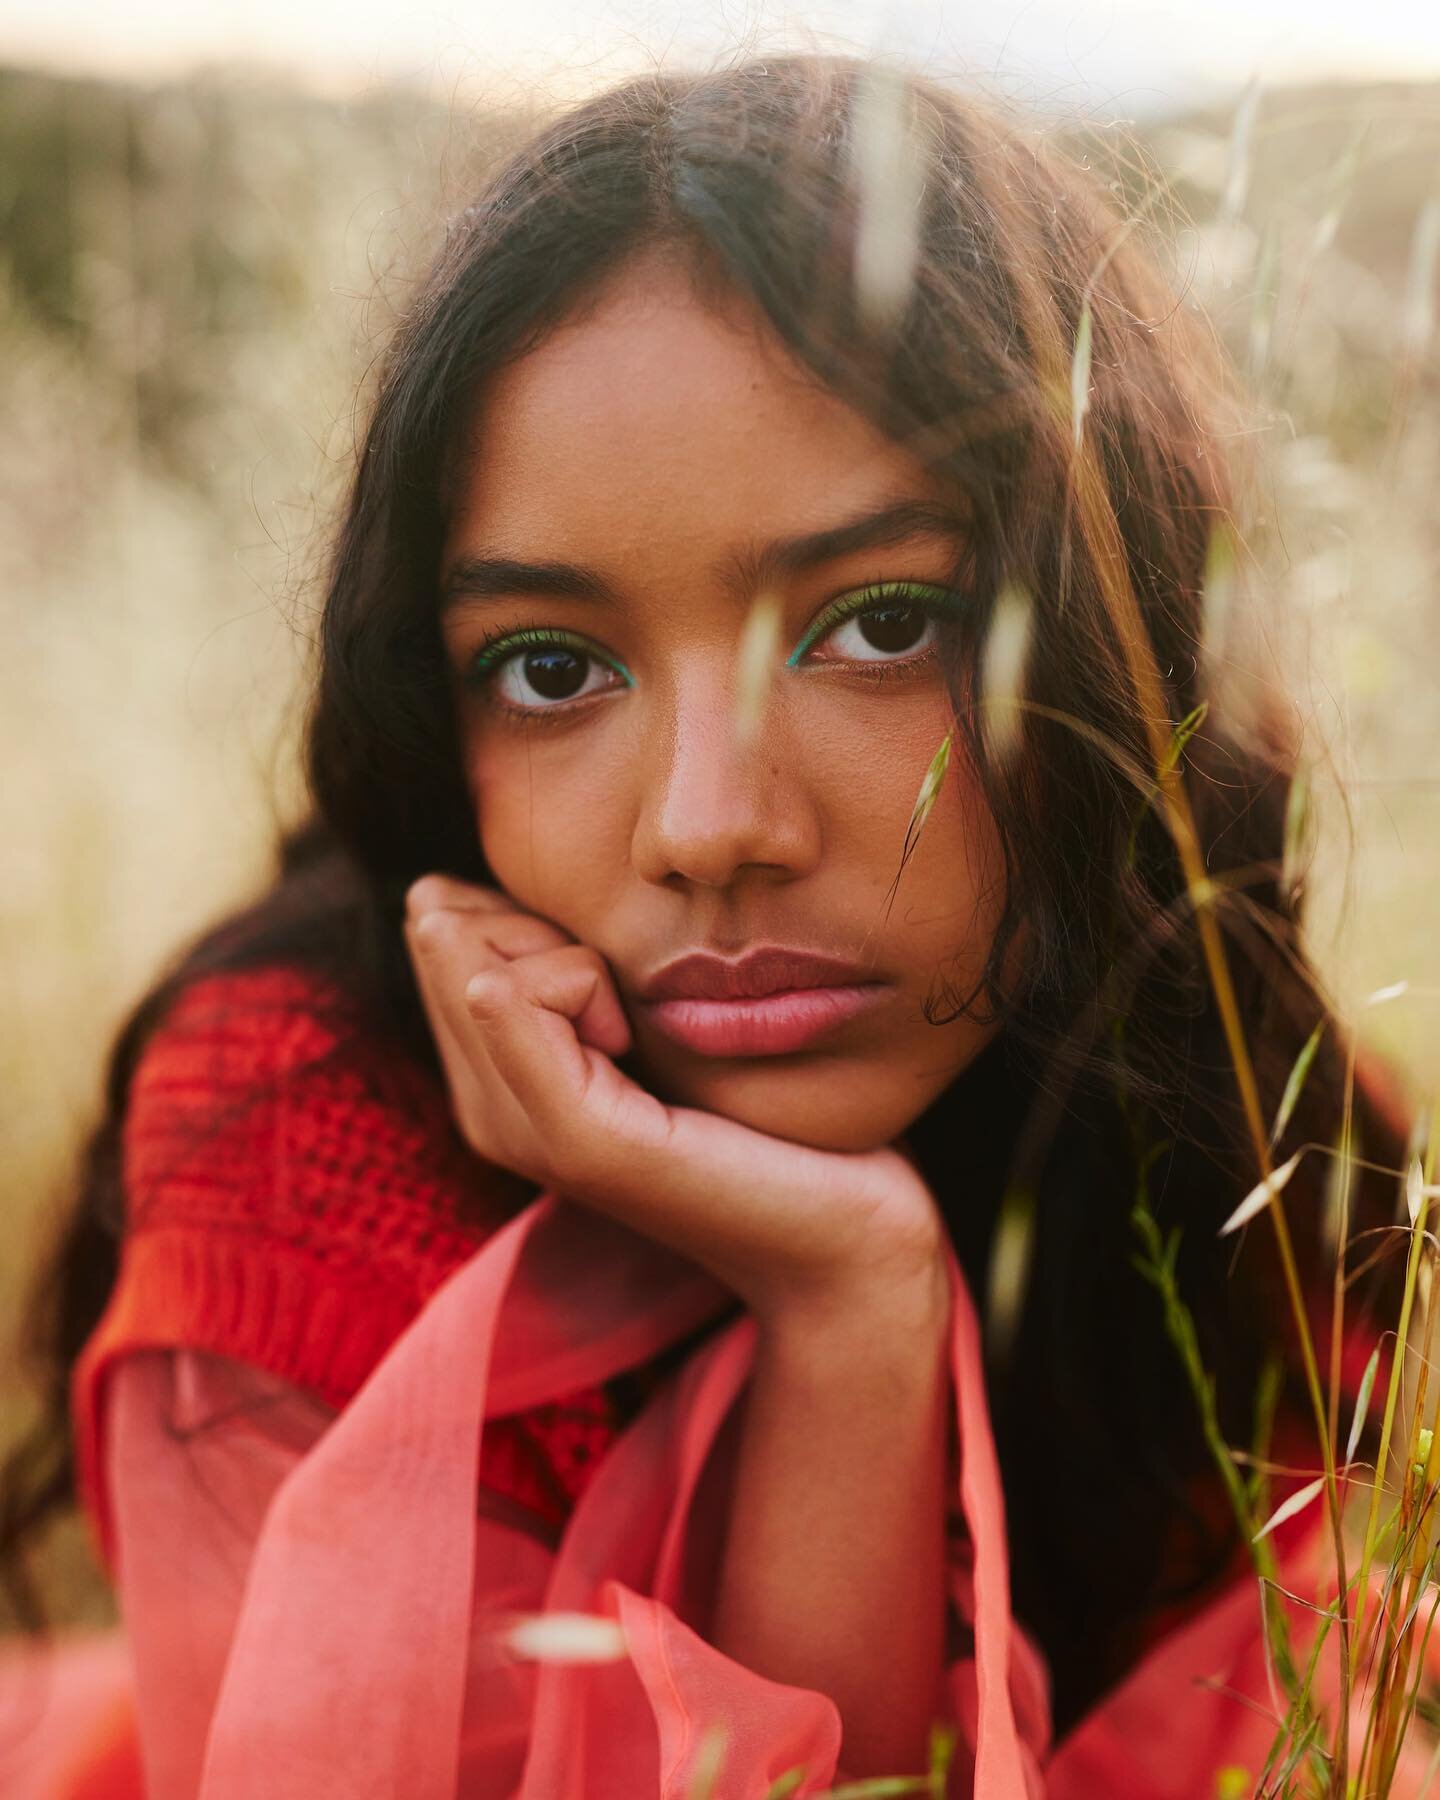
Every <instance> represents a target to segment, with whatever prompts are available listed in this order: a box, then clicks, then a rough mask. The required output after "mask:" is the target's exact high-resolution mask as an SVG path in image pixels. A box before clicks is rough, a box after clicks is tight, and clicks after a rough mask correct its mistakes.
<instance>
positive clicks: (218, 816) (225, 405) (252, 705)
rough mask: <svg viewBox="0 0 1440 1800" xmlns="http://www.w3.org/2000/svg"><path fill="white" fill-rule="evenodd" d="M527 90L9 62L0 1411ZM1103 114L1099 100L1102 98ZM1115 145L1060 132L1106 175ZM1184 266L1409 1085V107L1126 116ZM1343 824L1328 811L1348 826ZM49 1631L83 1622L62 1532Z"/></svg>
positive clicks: (1425, 572) (1351, 932) (1428, 845)
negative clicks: (71, 1199)
mask: <svg viewBox="0 0 1440 1800" xmlns="http://www.w3.org/2000/svg"><path fill="white" fill-rule="evenodd" d="M530 123H531V119H530V118H529V117H527V116H526V115H525V114H524V113H523V112H521V111H520V110H519V109H515V108H512V109H510V110H507V111H506V112H503V113H501V112H498V111H492V110H486V109H483V108H476V109H467V110H461V109H459V108H457V107H453V106H452V107H448V108H445V107H438V106H435V105H433V104H431V103H429V102H427V101H426V100H424V99H422V98H420V97H419V96H416V95H410V94H407V93H405V92H404V91H403V90H398V89H391V90H386V91H383V92H380V91H377V92H376V93H374V94H372V95H370V96H369V97H367V98H365V99H363V100H357V101H355V102H352V103H349V104H341V103H339V102H335V101H329V100H321V99H318V98H315V97H311V96H307V95H304V94H302V93H299V92H292V91H286V90H285V89H283V88H281V87H279V86H277V85H275V84H274V83H273V81H262V80H261V79H260V78H258V77H254V76H245V75H241V74H238V73H236V74H229V75H212V76H207V77H205V78H203V79H201V78H197V79H195V80H193V81H191V82H189V83H186V84H184V85H176V86H169V87H164V88H159V89H144V90H142V89H139V88H133V89H127V88H123V87H120V86H116V85H109V84H101V83H96V82H90V81H82V80H78V79H77V80H71V79H61V78H56V77H50V76H40V75H36V74H31V73H26V72H22V71H16V70H9V71H6V70H3V69H0V409H3V419H4V426H5V428H4V430H3V432H0V608H3V617H4V628H5V629H4V647H3V652H0V753H3V758H4V779H3V780H0V830H3V836H4V842H5V845H6V854H5V856H4V859H3V874H4V879H3V881H0V1013H3V1021H4V1029H3V1033H0V1221H3V1227H4V1239H3V1241H4V1246H5V1248H4V1252H3V1255H0V1320H3V1321H4V1322H5V1326H6V1332H5V1335H6V1342H5V1344H4V1345H3V1347H0V1358H3V1360H0V1434H3V1435H4V1436H5V1437H6V1438H7V1439H8V1437H9V1435H10V1433H11V1432H12V1431H13V1430H14V1429H15V1427H16V1426H17V1425H18V1424H19V1422H20V1420H21V1418H22V1417H23V1415H24V1405H25V1403H24V1400H23V1397H22V1382H21V1379H20V1371H19V1370H18V1368H17V1367H16V1365H15V1362H14V1358H13V1356H12V1355H11V1349H12V1346H11V1343H10V1342H9V1339H10V1337H11V1332H10V1330H9V1326H10V1324H11V1322H12V1321H13V1320H14V1318H15V1312H16V1308H17V1305H18V1302H19V1298H20V1296H21V1293H22V1291H23V1289H24V1286H25V1283H26V1280H27V1278H28V1274H29V1271H30V1269H31V1267H32V1265H33V1261H34V1258H35V1256H36V1254H37V1251H38V1249H39V1246H40V1245H41V1244H42V1242H43V1241H44V1240H45V1238H46V1237H47V1236H48V1234H49V1233H50V1231H51V1230H52V1229H53V1228H54V1224H55V1221H56V1219H57V1218H58V1217H59V1215H60V1213H61V1211H62V1209H63V1207H64V1206H65V1204H66V1198H67V1188H66V1183H67V1178H68V1173H69V1159H70V1158H71V1157H72V1156H73V1155H74V1152H75V1148H76V1146H77V1144H78V1142H79V1139H80V1137H81V1134H82V1133H83V1131H84V1130H85V1128H86V1126H87V1125H88V1123H89V1121H90V1120H91V1118H92V1117H93V1115H94V1112H95V1108H96V1101H97V1083H98V1078H99V1072H100V1069H101V1065H102V1059H103V1056H104V1054H105V1052H106V1049H107V1046H108V1043H109V1039H110V1037H111V1034H112V1032H113V1030H114V1028H115V1025H116V1023H117V1021H118V1019H119V1018H120V1016H121V1015H122V1013H123V1012H124V1011H125V1010H126V1009H128V1007H129V1006H130V1005H131V1004H132V1003H133V1001H134V1000H135V999H136V998H137V997H138V996H139V994H140V993H141V992H142V991H143V989H144V988H145V986H146V985H147V983H148V982H149V980H150V979H151V977H152V975H153V973H154V972H155V970H156V968H157V965H158V963H159V962H160V960H161V959H162V958H163V957H164V956H166V955H167V953H168V952H169V951H170V950H171V949H172V948H174V947H175V946H176V945H177V944H179V943H180V942H181V941H182V940H183V939H185V938H186V937H187V936H188V935H190V934H191V933H192V932H193V931H194V930H196V929H197V928H198V927H200V926H201V925H202V924H204V923H205V922H207V921H209V920H210V919H212V918H213V917H215V916H216V915H217V914H218V913H219V912H220V911H222V910H223V909H224V908H226V907H227V906H229V905H230V904H231V903H233V902H234V901H235V900H237V899H239V898H240V897H242V896H243V895H245V894H246V893H247V892H249V891H250V890H251V889H252V888H253V887H254V886H255V885H256V884H257V883H258V882H260V881H261V880H263V879H264V876H265V872H266V868H267V854H268V849H269V845H270V843H271V840H272V837H273V833H274V831H275V828H276V825H277V823H278V822H280V821H282V820H285V819H287V818H289V817H291V816H292V815H293V814H294V812H295V810H296V809H297V807H298V806H299V804H300V794H299V791H298V783H297V780H296V772H295V760H294V743H295V734H296V726H297V722H298V712H299V702H300V697H301V695H302V693H303V685H304V676H305V671H306V669H307V666H308V658H309V647H310V640H311V636H312V631H313V626H314V617H315V615H314V607H315V604H316V593H315V588H314V583H313V577H314V574H315V572H316V569H317V567H318V565H319V562H320V559H321V556H322V554H323V546H324V533H325V527H326V524H327V522H328V520H329V518H330V517H331V514H332V509H333V505H334V501H335V496H336V493H337V491H338V486H339V484H340V482H342V481H343V478H344V475H345V472H346V468H347V463H348V457H349V454H350V452H351V449H352V447H353V442H354V432H355V419H356V405H357V401H356V391H357V381H359V380H361V378H363V376H364V372H365V370H366V368H367V367H368V366H369V364H370V363H371V361H372V360H373V357H374V355H375V354H376V352H377V351H378V349H379V348H380V346H381V345H382V344H383V342H384V339H385V335H386V332H387V329H388V326H389V324H390V322H391V320H392V318H393V316H394V312H395V309H396V307H397V306H398V305H400V304H403V302H404V299H405V295H406V292H407V279H408V277H409V275H410V274H411V273H412V272H413V271H414V270H415V268H416V267H418V265H419V264H420V262H421V261H422V260H423V256H424V253H425V250H426V248H427V246H429V245H430V244H431V243H432V242H433V241H434V239H435V236H436V234H437V232H438V230H439V229H440V226H441V223H442V221H443V219H444V218H445V216H446V215H447V213H448V212H450V211H451V210H453V209H454V208H455V207H457V206H458V205H460V204H463V200H464V196H465V193H466V191H467V184H468V183H469V182H470V181H471V180H472V179H473V176H474V173H475V171H476V170H477V169H478V168H479V167H481V166H482V165H483V164H484V162H485V161H486V160H487V159H488V158H489V157H491V156H493V155H494V154H495V153H496V151H497V149H498V148H499V147H500V146H501V145H503V144H504V143H506V142H508V141H510V140H511V139H512V138H513V137H514V136H516V135H517V134H519V133H521V132H523V131H524V130H525V129H527V128H528V126H529V124H530ZM1094 123H1096V122H1095V121H1092V124H1094ZM1129 135H1130V134H1129V133H1128V131H1127V130H1125V129H1120V130H1115V131H1107V130H1102V131H1100V132H1099V133H1098V134H1097V136H1096V138H1095V142H1094V145H1093V150H1092V152H1091V153H1093V155H1094V156H1095V157H1096V159H1097V160H1098V161H1100V162H1101V163H1103V162H1104V161H1106V160H1107V159H1110V160H1112V161H1113V162H1114V165H1115V166H1114V169H1113V171H1112V173H1113V178H1114V179H1116V180H1119V181H1121V182H1122V183H1123V184H1124V185H1126V186H1128V187H1130V188H1131V190H1132V192H1133V191H1135V190H1136V188H1137V182H1136V177H1135V174H1134V171H1133V166H1130V165H1132V164H1133V158H1132V157H1131V156H1130V154H1129V152H1128V151H1127V149H1126V145H1127V143H1128V141H1129ZM1145 150H1146V153H1147V154H1148V155H1150V156H1152V157H1153V158H1154V159H1155V161H1156V163H1157V164H1158V166H1159V167H1160V168H1161V169H1163V170H1164V171H1165V173H1166V175H1167V176H1168V177H1169V178H1170V180H1171V181H1172V182H1173V184H1174V188H1173V194H1174V198H1173V200H1167V201H1166V202H1165V203H1164V204H1163V205H1161V206H1159V207H1156V208H1155V209H1154V210H1155V214H1156V217H1157V219H1159V220H1160V222H1161V223H1162V224H1163V227H1164V229H1165V231H1166V233H1167V235H1168V238H1169V240H1170V242H1171V243H1172V245H1173V253H1174V255H1175V257H1176V259H1177V262H1178V265H1179V267H1180V269H1181V270H1182V272H1183V276H1184V279H1185V281H1186V283H1187V286H1188V288H1189V290H1190V291H1191V292H1192V293H1193V294H1194V295H1195V296H1196V297H1197V298H1198V299H1200V300H1201V301H1203V302H1204V303H1205V304H1206V306H1207V307H1208V308H1209V310H1210V311H1211V314H1212V316H1213V317H1214V319H1215V321H1216V324H1217V326H1218V328H1219V330H1220V332H1221V334H1222V336H1223V337H1224V340H1225V342H1226V343H1227V345H1228V346H1229V348H1230V350H1231V352H1232V353H1233V355H1234V356H1235V357H1236V358H1237V360H1238V361H1239V362H1240V364H1241V365H1242V367H1243V368H1244V369H1245V370H1246V372H1247V374H1248V375H1249V377H1250V379H1251V382H1252V391H1253V393H1254V395H1255V403H1254V407H1253V411H1252V414H1251V416H1250V418H1249V419H1248V421H1247V423H1246V424H1245V426H1244V434H1245V436H1246V438H1247V440H1248V441H1249V442H1250V444H1251V445H1252V447H1254V448H1256V449H1258V451H1259V452H1260V456H1261V468H1262V476H1261V481H1260V485H1259V487H1258V489H1257V493H1256V498H1255V505H1254V518H1253V522H1252V524H1251V526H1250V529H1249V533H1248V536H1249V541H1250V543H1251V545H1252V547H1253V550H1254V553H1255V556H1256V557H1257V558H1258V561H1259V564H1260V566H1261V568H1262V570H1263V571H1264V573H1265V576H1266V578H1267V582H1268V586H1269V590H1270V591H1271V592H1272V593H1273V594H1274V595H1275V596H1276V598H1277V600H1278V602H1279V611H1280V613H1281V615H1282V617H1283V618H1284V620H1285V621H1286V636H1285V641H1284V643H1283V644H1282V645H1280V646H1277V654H1278V655H1279V656H1280V658H1281V661H1282V664H1283V666H1284V668H1285V669H1286V670H1287V672H1288V678H1289V680H1290V682H1291V684H1292V686H1293V688H1294V691H1295V693H1296V696H1297V705H1298V707H1299V708H1300V711H1301V714H1302V715H1303V717H1304V719H1305V721H1306V725H1305V729H1306V741H1307V745H1308V746H1309V754H1311V755H1313V756H1315V757H1316V758H1317V759H1319V760H1321V761H1322V762H1323V761H1324V760H1325V759H1328V760H1329V761H1330V762H1331V763H1332V764H1333V766H1334V767H1335V768H1336V769H1337V770H1338V771H1339V773H1340V774H1341V775H1342V776H1343V779H1344V781H1345V783H1346V786H1347V790H1348V796H1349V799H1348V822H1347V815H1346V813H1345V811H1344V809H1343V808H1342V807H1341V806H1340V804H1339V803H1338V802H1337V799H1336V796H1335V792H1334V790H1333V787H1331V786H1327V785H1326V783H1325V780H1324V778H1323V777H1322V776H1317V789H1316V792H1317V801H1318V816H1319V820H1320V827H1321V830H1320V841H1319V846H1318V851H1317V855H1316V861H1315V867H1314V871H1313V873H1312V876H1311V878H1310V882H1309V889H1310V892H1311V905H1312V914H1311V920H1312V930H1313V935H1314V940H1315V948H1316V954H1317V956H1318V957H1319V959H1320V962H1321V965H1322V967H1323V969H1324V970H1325V973H1326V975H1327V977H1328V978H1329V980H1330V981H1331V983H1332V984H1333V986H1334V988H1335V990H1336V992H1337V994H1338V995H1339V996H1340V998H1341V1000H1342V1001H1343V1002H1344V1003H1345V1004H1346V1005H1347V1006H1348V1007H1351V1008H1353V1007H1355V1006H1356V1005H1357V1004H1358V1002H1359V1000H1360V998H1361V997H1362V996H1363V995H1365V994H1366V993H1368V992H1369V991H1371V990H1373V989H1374V988H1377V987H1380V986H1382V985H1386V984H1389V983H1393V982H1396V981H1399V980H1401V979H1408V980H1409V981H1410V982H1411V983H1412V984H1414V990H1424V989H1428V990H1430V991H1429V992H1428V993H1425V992H1420V991H1413V990H1412V992H1411V993H1410V994H1408V995H1406V996H1405V997H1403V998H1401V999H1400V1000H1397V1001H1394V1002H1392V1003H1390V1004H1389V1005H1387V1006H1385V1007H1381V1008H1376V1009H1374V1010H1373V1011H1371V1012H1368V1013H1366V1014H1365V1015H1364V1028H1365V1030H1366V1032H1367V1034H1368V1035H1371V1036H1373V1037H1374V1038H1375V1039H1377V1041H1379V1042H1380V1043H1381V1044H1382V1045H1383V1046H1384V1047H1385V1048H1387V1049H1388V1050H1390V1051H1391V1052H1392V1053H1393V1054H1394V1055H1395V1056H1396V1058H1397V1059H1398V1060H1399V1061H1400V1063H1401V1065H1402V1067H1403V1070H1404V1071H1405V1072H1406V1074H1407V1078H1408V1079H1409V1081H1410V1083H1411V1085H1412V1086H1413V1087H1414V1088H1415V1089H1416V1091H1417V1092H1418V1091H1422V1090H1423V1091H1428V1090H1429V1089H1430V1088H1431V1087H1432V1086H1433V1084H1434V1083H1435V1082H1436V1081H1437V1080H1440V1004H1437V1000H1436V995H1437V994H1440V932H1437V929H1436V926H1437V922H1440V909H1437V906H1436V903H1435V899H1434V891H1435V883H1436V878H1437V876H1440V764H1437V755H1436V751H1437V742H1440V602H1437V598H1436V591H1435V584H1436V572H1437V568H1440V554H1437V553H1440V504H1437V499H1436V495H1437V494H1440V404H1437V361H1436V340H1437V333H1436V331H1435V319H1434V310H1435V304H1436V286H1435V248H1436V243H1437V241H1440V210H1437V209H1440V92H1437V90H1436V89H1435V88H1433V87H1427V88H1419V87H1405V86H1399V85H1397V86H1392V87H1386V88H1374V87H1370V88H1356V89H1345V88H1328V89H1323V90H1320V89H1306V90H1298V91H1292V92H1285V93H1280V92H1276V93H1262V94H1259V95H1258V96H1254V95H1252V96H1250V97H1249V98H1248V99H1247V100H1245V101H1243V102H1242V103H1241V105H1240V106H1239V108H1238V109H1231V110H1229V111H1227V112H1225V113H1217V114H1210V115H1204V116H1196V117H1190V118H1186V119H1183V120H1175V121H1172V122H1169V123H1167V124H1164V125H1159V126H1154V127H1151V128H1149V129H1148V131H1147V135H1146V139H1145ZM1351 828H1353V836H1352V835H1351ZM46 1578H47V1588H48V1591H49V1593H50V1595H51V1598H52V1603H53V1605H54V1607H55V1609H56V1612H57V1615H58V1616H59V1617H60V1618H62V1619H74V1620H79V1619H93V1618H102V1617H106V1616H108V1615H109V1606H110V1602H109V1599H108V1596H107V1595H106V1594H105V1591H104V1589H103V1587H102V1586H101V1584H100V1583H99V1582H98V1580H97V1579H96V1576H95V1573H94V1571H93V1569H92V1567H91V1565H90V1563H89V1559H88V1555H87V1552H86V1547H85V1542H84V1537H83V1533H82V1532H81V1531H80V1530H79V1529H78V1528H77V1527H75V1526H73V1525H72V1526H71V1527H69V1528H67V1529H66V1530H64V1531H62V1532H60V1533H59V1534H57V1537H56V1539H55V1541H54V1543H53V1545H52V1547H51V1549H50V1552H49V1556H48V1560H47V1564H46Z"/></svg>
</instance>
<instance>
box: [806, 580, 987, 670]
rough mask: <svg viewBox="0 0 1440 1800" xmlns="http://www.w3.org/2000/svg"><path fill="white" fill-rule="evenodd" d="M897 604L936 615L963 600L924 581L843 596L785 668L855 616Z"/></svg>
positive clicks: (886, 585)
mask: <svg viewBox="0 0 1440 1800" xmlns="http://www.w3.org/2000/svg"><path fill="white" fill-rule="evenodd" d="M885 601H890V602H892V603H894V602H896V601H898V602H900V603H901V604H902V605H905V604H910V605H919V606H922V607H926V608H928V609H930V610H931V611H934V612H941V611H944V612H953V611H954V610H956V609H957V608H958V607H961V606H963V605H964V603H965V602H964V599H963V596H961V595H960V594H957V593H955V592H954V591H953V590H952V589H950V588H943V587H932V586H931V585H930V584H929V583H928V582H924V581H880V582H875V583H873V584H872V585H871V586H870V587H867V588H857V589H856V590H855V591H854V593H851V594H843V595H842V596H841V597H840V599H838V600H836V601H834V602H832V604H831V605H829V606H827V607H826V608H825V611H824V612H823V613H821V615H820V617H819V618H818V619H816V621H815V623H814V624H813V625H812V626H811V627H810V629H809V630H808V631H807V632H806V633H805V635H804V637H803V638H801V640H800V642H799V643H798V644H797V645H796V646H795V648H794V650H792V651H791V653H790V655H789V656H787V657H786V659H785V667H786V668H787V669H793V668H794V667H795V665H796V663H798V662H799V660H800V658H801V657H802V656H803V655H804V654H805V652H806V651H807V650H808V649H809V648H810V646H811V645H812V644H813V643H814V642H815V641H816V639H817V638H821V637H823V636H824V635H825V633H826V632H827V631H830V630H832V629H833V628H834V627H835V626H836V625H840V624H843V623H844V621H845V620H846V619H851V618H854V616H855V614H856V613H862V612H869V611H870V609H871V608H872V607H878V606H879V605H881V603H883V602H885Z"/></svg>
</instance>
